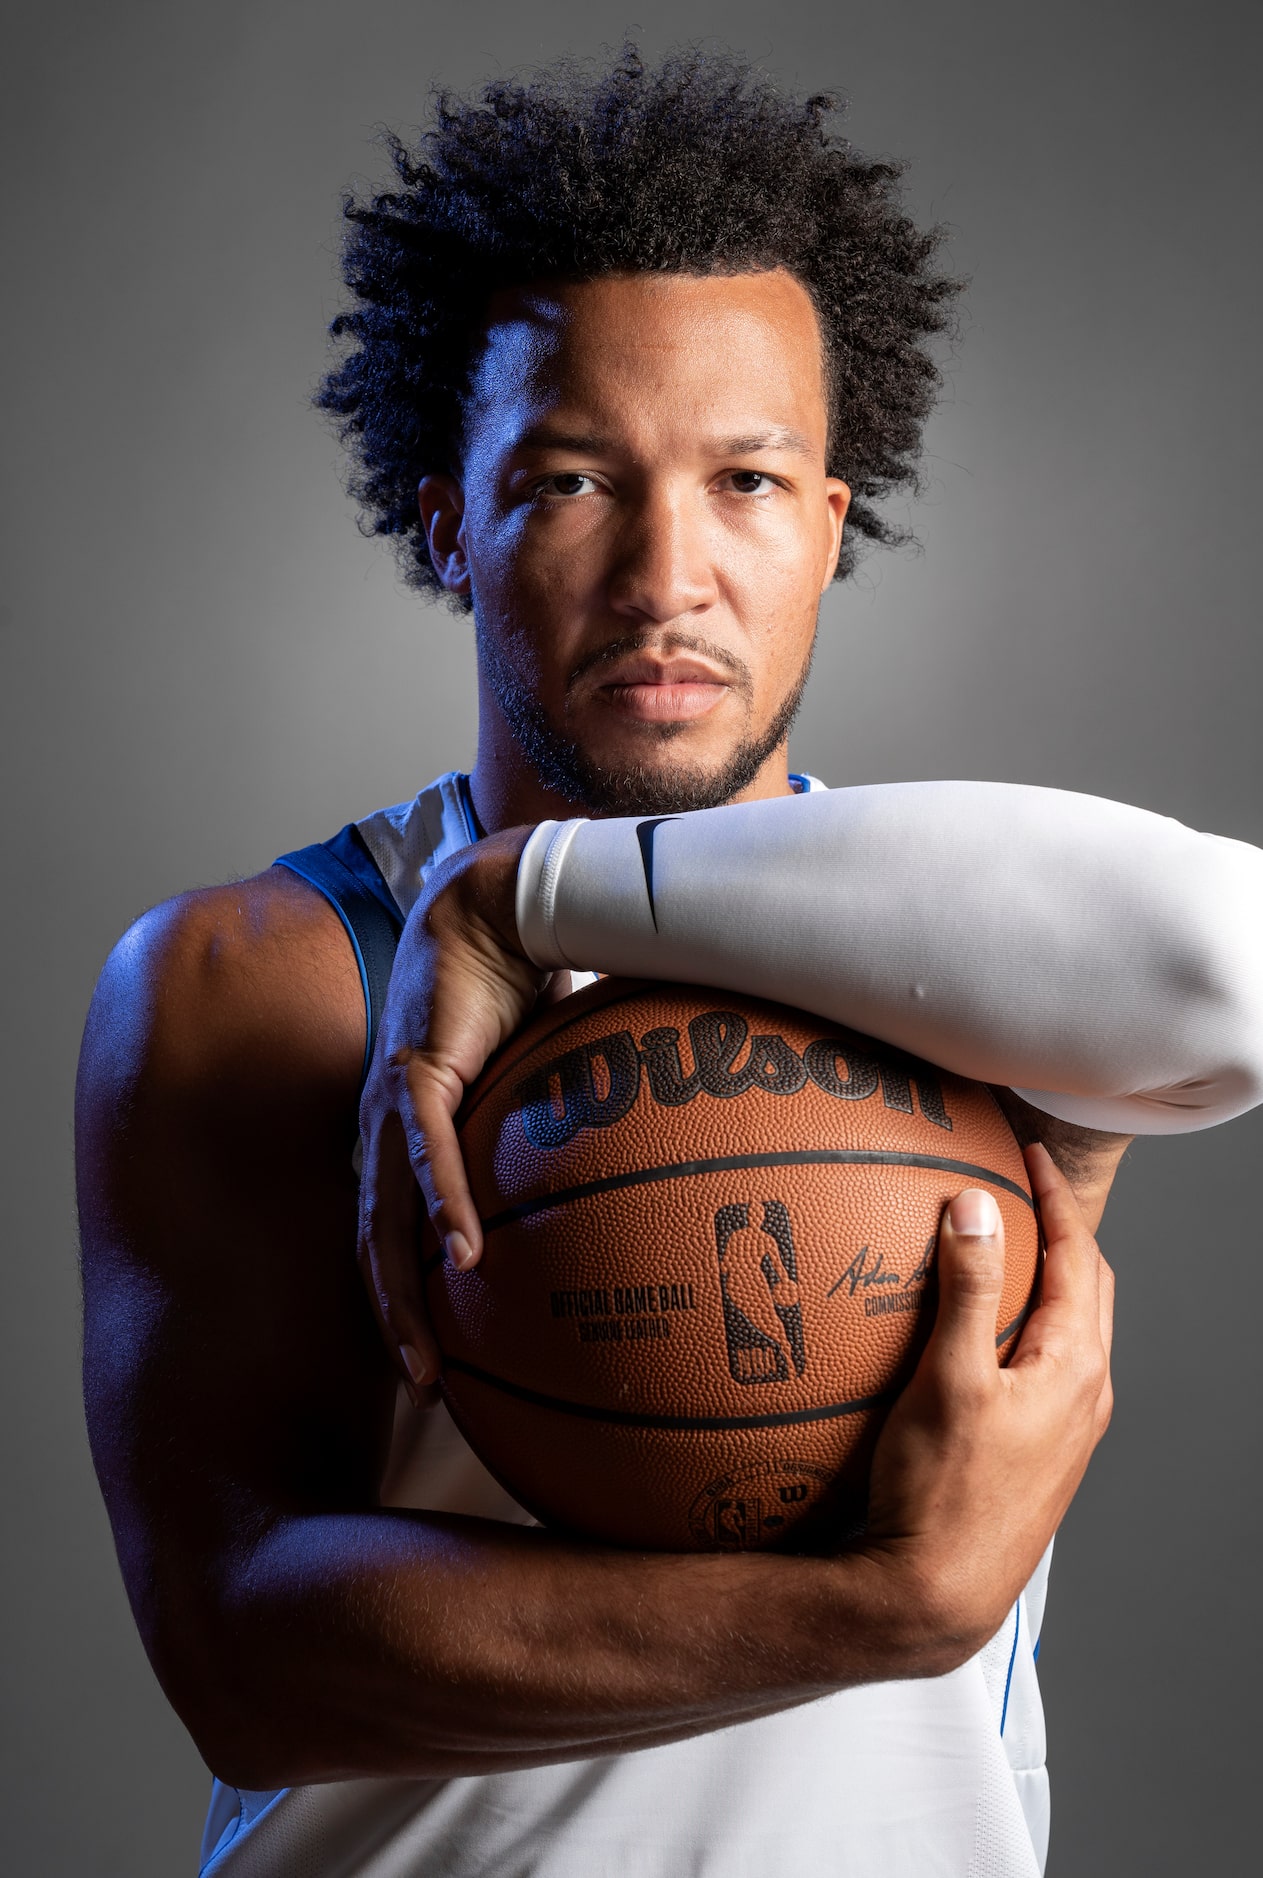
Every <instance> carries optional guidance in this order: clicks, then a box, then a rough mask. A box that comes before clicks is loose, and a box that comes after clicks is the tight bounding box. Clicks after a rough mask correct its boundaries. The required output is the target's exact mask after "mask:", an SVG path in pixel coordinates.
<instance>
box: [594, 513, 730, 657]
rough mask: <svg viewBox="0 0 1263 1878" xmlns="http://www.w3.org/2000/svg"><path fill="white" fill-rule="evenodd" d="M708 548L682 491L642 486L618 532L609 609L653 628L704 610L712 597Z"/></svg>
mask: <svg viewBox="0 0 1263 1878" xmlns="http://www.w3.org/2000/svg"><path fill="white" fill-rule="evenodd" d="M711 546H712V544H711V543H710V541H709V539H708V531H707V528H706V525H705V518H704V517H703V516H702V515H700V514H699V513H697V510H696V508H695V506H694V504H693V503H691V502H690V501H689V498H688V495H687V494H686V493H685V492H683V491H678V492H672V491H670V490H667V489H657V490H654V489H649V490H646V491H645V493H644V495H643V496H642V497H641V499H640V500H639V501H638V502H637V503H636V505H635V507H634V508H633V509H632V510H631V511H630V512H629V513H628V514H627V516H626V519H625V522H624V525H623V527H622V529H621V530H620V532H619V535H618V539H617V546H616V553H615V559H614V565H613V567H612V569H611V573H610V580H609V590H608V594H609V601H610V605H611V607H612V608H613V610H614V611H615V612H616V613H620V614H622V615H623V616H624V617H626V618H632V619H637V620H643V621H647V622H649V623H651V624H653V625H656V626H661V625H665V624H667V623H669V622H670V621H672V620H677V619H683V618H685V617H686V616H688V615H690V614H697V613H703V612H705V611H706V610H707V608H708V607H710V606H712V605H713V604H714V601H715V597H716V585H715V570H714V559H713V555H712V552H711Z"/></svg>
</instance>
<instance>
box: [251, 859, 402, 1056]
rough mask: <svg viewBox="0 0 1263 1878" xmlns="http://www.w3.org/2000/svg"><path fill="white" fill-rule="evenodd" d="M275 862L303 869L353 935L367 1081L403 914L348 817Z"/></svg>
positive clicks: (299, 872) (302, 875)
mask: <svg viewBox="0 0 1263 1878" xmlns="http://www.w3.org/2000/svg"><path fill="white" fill-rule="evenodd" d="M275 865H276V866H277V867H286V868H288V869H289V871H290V873H291V874H297V875H298V878H299V879H300V880H305V881H306V882H307V884H308V886H309V887H314V888H315V889H316V892H317V893H320V894H323V895H324V897H325V899H326V900H327V901H328V902H329V904H330V906H331V907H332V908H333V910H334V912H335V913H336V914H337V916H338V918H339V919H340V920H341V922H342V927H343V930H344V931H345V933H346V936H347V938H348V939H349V940H350V941H351V950H352V951H353V952H354V954H355V963H356V966H357V968H358V970H359V974H360V988H361V990H362V991H363V993H364V1012H365V1020H366V1021H365V1030H364V1063H363V1067H362V1069H361V1071H360V1085H361V1087H363V1084H364V1079H365V1077H366V1076H367V1075H368V1066H369V1064H370V1063H371V1062H372V1060H373V1045H374V1044H375V1043H376V1041H377V1031H378V1026H379V1025H380V1023H381V1014H382V1007H383V1006H384V1004H385V1002H386V987H387V986H388V985H389V983H390V971H391V967H392V965H393V964H394V962H395V951H396V948H397V947H398V944H399V935H400V934H401V933H402V931H403V915H402V914H401V913H400V911H399V908H398V907H397V906H396V904H395V901H394V899H393V897H392V895H391V892H390V889H389V887H388V886H387V885H386V882H385V880H384V879H383V877H382V873H381V869H380V868H379V867H378V865H377V863H376V861H375V860H374V859H373V857H372V855H371V854H370V853H369V851H368V848H367V847H366V845H365V842H364V837H363V836H362V835H361V833H360V831H359V829H358V828H357V827H356V826H355V824H354V822H348V823H347V825H346V827H345V828H343V829H340V830H339V831H338V833H337V834H336V835H334V837H333V839H332V840H331V841H319V842H316V843H315V844H314V846H312V847H310V848H295V849H294V851H293V852H292V853H291V854H281V855H278V856H277V859H276V862H275Z"/></svg>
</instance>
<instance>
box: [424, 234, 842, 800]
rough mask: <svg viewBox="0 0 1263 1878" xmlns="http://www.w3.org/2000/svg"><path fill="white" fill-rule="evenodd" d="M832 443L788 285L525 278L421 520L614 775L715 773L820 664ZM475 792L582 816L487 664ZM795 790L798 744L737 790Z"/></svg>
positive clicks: (809, 336)
mask: <svg viewBox="0 0 1263 1878" xmlns="http://www.w3.org/2000/svg"><path fill="white" fill-rule="evenodd" d="M734 445H739V446H741V447H734ZM825 446H826V424H825V401H824V382H823V364H822V358H821V349H820V336H819V330H818V327H817V324H816V317H815V313H814V310H813V308H812V305H811V300H810V298H809V296H808V294H807V293H806V291H805V290H804V289H803V288H802V287H801V286H800V285H799V284H798V282H797V281H796V280H794V279H793V277H792V276H791V275H789V274H787V273H784V272H783V271H776V272H773V273H767V274H754V275H745V276H737V277H736V278H733V279H725V280H722V281H717V280H713V279H703V280H697V279H691V278H688V277H685V278H677V277H665V278H663V277H658V276H652V275H650V276H631V277H616V278H614V279H611V280H601V281H595V282H590V283H588V284H586V285H583V286H573V287H561V288H557V287H550V288H548V289H547V290H545V289H543V288H534V289H531V288H519V289H517V290H515V291H513V292H506V293H503V294H499V295H497V296H496V298H495V299H494V300H493V302H492V305H491V309H490V314H489V320H488V327H487V332H486V335H485V337H484V341H483V350H482V354H481V358H480V361H479V366H478V369H477V372H476V374H475V378H474V386H473V408H472V412H471V415H470V419H469V422H468V426H467V441H466V449H465V457H464V467H463V476H462V478H461V479H459V480H458V479H456V478H454V477H447V476H427V477H425V478H423V480H422V483H421V488H420V502H421V514H422V519H423V521H424V522H425V526H426V530H427V533H428V536H429V540H430V551H431V555H432V557H433V560H434V565H435V567H436V569H437V571H438V573H439V576H440V578H441V579H442V581H443V583H444V585H445V586H446V587H448V589H449V590H450V591H451V592H453V593H460V594H471V595H472V596H473V599H474V602H475V608H476V615H477V619H478V625H479V632H480V635H481V636H483V637H484V638H485V639H486V640H489V641H490V642H491V643H492V645H493V646H494V648H495V651H496V652H497V654H498V655H499V657H500V658H501V659H502V660H504V661H507V662H508V663H509V664H511V665H512V666H513V667H514V669H515V670H516V671H517V673H518V674H519V675H520V676H521V678H522V679H523V681H524V683H525V684H526V686H527V687H528V688H529V690H530V691H531V692H532V693H533V695H534V696H535V697H536V698H537V699H538V701H539V704H540V705H541V706H542V708H543V710H544V712H545V713H546V714H547V716H548V718H549V720H550V721H551V722H552V723H553V724H554V725H555V726H556V727H558V729H561V730H564V733H565V734H566V735H568V736H570V737H572V738H573V739H574V740H575V741H576V742H577V743H579V744H580V745H581V746H583V747H584V748H585V749H586V750H588V751H589V752H591V753H593V754H595V755H599V757H600V759H601V760H602V761H603V762H606V763H609V764H611V765H633V764H635V765H646V766H649V767H650V768H651V769H652V770H653V771H654V772H655V773H656V774H658V775H660V776H662V777H664V778H668V779H669V778H671V777H678V776H680V775H681V774H684V773H687V772H688V771H690V770H693V771H701V772H703V773H714V772H716V771H718V770H719V769H721V767H722V765H723V763H724V760H725V759H726V758H727V757H728V756H729V755H730V754H731V752H732V750H733V748H734V746H735V745H736V744H737V743H738V742H739V741H740V739H741V738H742V737H750V736H751V735H752V734H756V733H757V732H758V731H760V730H761V729H762V728H763V727H765V726H766V725H767V724H768V723H769V722H770V721H771V720H772V719H773V718H774V716H775V714H776V711H777V709H778V707H779V706H780V705H781V704H782V703H783V702H784V699H785V696H786V693H787V691H789V690H790V689H791V688H792V687H793V686H794V685H795V683H796V682H797V680H798V678H799V676H800V674H801V673H802V672H803V670H804V668H805V666H806V664H807V661H808V658H809V656H810V652H811V645H812V640H813V639H814V636H815V629H816V613H817V608H818V606H819V602H820V595H821V593H822V592H823V591H824V589H825V588H826V587H827V586H828V584H829V582H830V581H831V580H832V578H833V573H834V569H835V567H836V566H837V559H838V551H839V548H840V547H841V543H842V524H843V520H844V518H845V515H846V510H847V504H848V502H849V501H850V491H849V490H848V489H847V486H846V484H845V483H844V482H841V481H840V480H839V479H838V478H836V477H830V476H826V474H825ZM472 787H473V794H474V801H475V804H476V806H477V808H478V813H479V816H480V818H481V820H482V823H483V826H484V827H485V828H488V829H492V830H494V829H498V828H504V827H507V826H511V825H512V824H514V823H532V824H533V823H535V822H538V821H542V820H544V819H545V818H546V817H551V816H562V815H566V814H571V813H573V812H574V805H573V803H571V802H568V801H567V800H565V798H563V797H561V796H559V795H558V794H557V793H555V792H552V791H549V790H548V789H546V788H544V787H542V786H541V783H540V780H539V778H538V776H537V775H536V773H535V771H534V769H533V768H532V765H531V763H530V760H529V757H528V755H527V754H526V753H525V752H524V751H523V750H522V749H521V747H520V745H519V744H518V743H517V741H516V740H515V738H514V736H513V734H512V731H511V729H510V727H509V725H508V724H507V723H506V721H505V716H504V713H503V711H502V710H501V708H500V706H499V704H498V702H497V699H496V696H495V693H494V690H493V688H492V687H491V686H490V685H489V684H488V682H487V678H486V674H485V669H484V671H483V673H482V675H481V678H480V687H479V720H478V757H477V762H476V763H475V765H474V769H473V772H472ZM788 790H789V783H788V778H787V763H786V757H785V747H784V744H783V743H782V744H779V745H778V746H777V747H776V748H775V749H774V750H773V751H772V752H771V753H770V755H769V756H768V758H767V760H766V761H765V762H764V764H763V765H762V767H761V769H760V770H759V773H758V775H757V776H756V777H755V779H754V780H753V782H752V783H751V784H749V786H747V787H746V788H744V789H742V790H740V791H739V792H738V796H737V798H736V799H738V800H749V799H753V798H755V797H760V796H771V795H785V794H787V793H788Z"/></svg>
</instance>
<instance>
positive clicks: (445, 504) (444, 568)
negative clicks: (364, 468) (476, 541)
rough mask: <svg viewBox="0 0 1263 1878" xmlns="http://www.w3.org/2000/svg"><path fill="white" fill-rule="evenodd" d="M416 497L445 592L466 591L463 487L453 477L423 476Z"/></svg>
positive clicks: (467, 588) (467, 565) (467, 585)
mask: <svg viewBox="0 0 1263 1878" xmlns="http://www.w3.org/2000/svg"><path fill="white" fill-rule="evenodd" d="M417 500H418V503H419V504H420V508H421V526H422V527H423V528H424V529H425V538H426V540H427V541H428V542H429V544H430V559H431V560H432V561H433V563H434V571H435V573H436V574H437V575H438V577H439V579H440V580H441V581H442V583H443V585H444V586H445V587H446V588H447V591H448V592H449V593H468V592H469V562H468V560H467V559H466V557H465V492H464V490H463V489H462V488H461V486H460V483H459V482H458V481H457V479H456V477H455V476H423V477H422V478H421V481H420V483H419V484H418V486H417Z"/></svg>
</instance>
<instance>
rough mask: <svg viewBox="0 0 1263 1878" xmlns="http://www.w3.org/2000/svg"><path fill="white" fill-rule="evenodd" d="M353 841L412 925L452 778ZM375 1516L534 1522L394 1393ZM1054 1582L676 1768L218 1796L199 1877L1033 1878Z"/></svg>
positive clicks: (386, 813)
mask: <svg viewBox="0 0 1263 1878" xmlns="http://www.w3.org/2000/svg"><path fill="white" fill-rule="evenodd" d="M796 780H798V779H796ZM801 780H802V786H803V788H804V789H806V790H809V791H810V790H816V789H819V788H821V787H822V785H821V784H818V783H815V782H814V781H812V780H811V779H801ZM358 828H359V832H360V834H361V836H362V837H363V840H364V842H365V844H366V845H367V848H368V850H369V852H370V853H371V855H372V857H373V859H374V861H375V862H376V863H377V866H378V868H379V869H380V871H381V874H382V877H383V879H384V880H385V882H386V885H387V887H388V888H389V890H390V893H391V895H392V896H393V898H394V900H395V901H396V903H397V904H398V907H399V909H400V911H401V912H402V913H403V914H404V915H406V914H407V913H408V911H409V910H410V909H411V907H412V905H413V903H414V901H415V900H416V898H417V896H418V894H419V893H420V891H421V887H422V885H423V883H424V881H425V878H426V875H427V873H428V872H429V871H430V870H431V869H432V868H433V867H435V866H436V865H437V864H438V863H439V862H440V861H442V860H445V859H446V858H447V857H448V856H449V855H451V854H453V853H455V852H456V851H457V850H458V849H460V848H462V847H464V846H466V845H467V844H468V843H469V842H470V841H471V840H473V839H475V838H476V835H477V827H476V824H475V823H474V822H473V820H472V808H471V804H470V801H469V797H468V790H467V786H466V782H465V779H464V778H463V777H460V776H457V775H455V774H448V775H446V776H442V777H440V778H439V779H438V780H437V781H436V782H434V783H432V784H431V785H430V787H429V788H427V789H423V790H422V791H421V793H420V795H418V796H417V797H416V798H415V800H414V801H412V802H408V803H403V804H400V805H398V806H397V807H394V808H389V809H384V810H382V811H381V812H380V813H379V814H376V815H372V816H369V817H368V818H367V819H366V820H364V821H362V822H360V823H359V824H358ZM382 1497H383V1502H384V1504H386V1505H388V1506H397V1507H411V1508H418V1509H429V1510H433V1511H443V1512H451V1513H467V1514H473V1515H479V1516H481V1517H484V1518H492V1519H502V1520H507V1521H512V1522H514V1523H517V1524H521V1525H530V1524H533V1523H534V1522H533V1521H532V1520H531V1518H530V1516H529V1515H528V1514H527V1513H526V1512H525V1511H524V1510H523V1509H522V1508H521V1507H520V1506H518V1505H517V1504H516V1503H515V1502H514V1501H513V1500H511V1499H510V1498H509V1496H508V1495H507V1494H506V1493H505V1491H504V1490H503V1488H501V1487H500V1486H499V1485H498V1484H497V1483H496V1482H495V1481H494V1480H493V1479H492V1478H491V1476H490V1475H489V1474H488V1473H487V1472H486V1470H485V1469H484V1468H483V1467H482V1466H481V1464H480V1463H479V1461H478V1460H477V1458H476V1456H475V1455H474V1454H473V1452H472V1451H471V1450H470V1448H469V1447H468V1446H467V1445H466V1443H465V1441H464V1440H463V1439H462V1437H461V1436H460V1434H459V1433H458V1432H457V1430H456V1428H455V1426H454V1424H453V1423H452V1421H451V1419H450V1417H449V1416H448V1414H447V1412H446V1410H444V1409H442V1408H436V1409H432V1410H429V1411H426V1412H420V1413H418V1412H416V1411H414V1410H413V1409H412V1408H411V1406H410V1404H409V1403H408V1400H407V1397H406V1395H404V1393H403V1391H402V1390H401V1391H400V1395H399V1401H398V1406H397V1412H396V1420H395V1430H394V1439H393V1443H392V1448H391V1454H390V1461H389V1467H388V1471H387V1475H386V1480H385V1484H384V1488H383V1495H382ZM1047 1574H1048V1558H1047V1556H1045V1558H1044V1559H1043V1561H1042V1562H1041V1564H1040V1567H1039V1569H1038V1571H1037V1572H1036V1575H1035V1577H1034V1579H1033V1580H1032V1581H1031V1583H1030V1584H1029V1585H1028V1586H1027V1588H1026V1590H1025V1592H1024V1593H1023V1595H1022V1596H1021V1597H1020V1598H1019V1599H1018V1601H1017V1603H1016V1605H1015V1606H1014V1608H1013V1610H1012V1612H1011V1613H1010V1615H1009V1617H1008V1618H1007V1620H1006V1621H1005V1624H1004V1626H1003V1628H1002V1630H1001V1631H1000V1632H999V1634H998V1635H997V1636H996V1637H995V1638H994V1639H993V1640H992V1642H991V1643H989V1644H988V1645H987V1647H986V1648H985V1649H984V1650H982V1651H981V1652H980V1653H979V1654H978V1655H977V1656H975V1657H974V1658H972V1659H971V1661H969V1662H968V1663H965V1664H964V1665H963V1666H962V1667H961V1668H960V1669H957V1670H955V1671H954V1672H953V1673H952V1674H951V1675H949V1676H941V1677H937V1678H933V1679H926V1680H920V1681H915V1682H888V1683H878V1684H873V1685H870V1686H868V1687H866V1688H861V1689H854V1690H848V1691H845V1692H844V1693H842V1694H839V1695H834V1696H827V1697H824V1698H822V1699H821V1700H819V1701H815V1702H810V1703H807V1704H804V1705H803V1706H801V1707H799V1708H794V1709H787V1710H785V1711H784V1712H782V1713H780V1714H777V1715H772V1716H768V1717H766V1718H764V1719H762V1720H759V1721H750V1722H742V1723H740V1724H738V1725H736V1726H734V1727H730V1728H722V1729H718V1730H716V1731H714V1732H713V1733H710V1734H705V1735H700V1736H697V1737H696V1738H694V1739H693V1740H690V1741H684V1742H679V1743H676V1744H675V1745H672V1746H669V1747H659V1748H649V1749H644V1750H641V1751H640V1752H636V1753H627V1754H617V1755H610V1756H606V1757H604V1758H600V1759H594V1760H582V1761H568V1762H564V1763H561V1764H559V1765H556V1766H551V1767H542V1768H536V1769H533V1770H531V1771H528V1772H523V1773H495V1774H481V1775H466V1776H463V1777H460V1778H456V1779H415V1780H409V1779H398V1778H391V1779H359V1780H348V1781H334V1782H330V1783H328V1784H324V1785H319V1786H308V1787H290V1788H286V1789H283V1790H281V1791H279V1792H267V1793H256V1792H242V1791H239V1790H238V1789H236V1788H233V1787H229V1786H226V1785H224V1784H223V1783H222V1782H220V1781H216V1783H215V1786H214V1790H213V1793H212V1798H211V1807H210V1813H209V1816H208V1819H207V1822H206V1831H205V1835H204V1839H203V1846H202V1866H201V1871H202V1878H790V1875H791V1874H792V1875H793V1878H803V1875H804V1874H806V1875H809V1878H1037V1875H1038V1874H1040V1873H1042V1871H1043V1868H1044V1861H1045V1857H1046V1853H1047V1844H1048V1780H1047V1774H1046V1772H1045V1768H1044V1719H1043V1709H1042V1706H1041V1703H1040V1696H1039V1686H1038V1683H1037V1680H1036V1673H1035V1659H1036V1655H1037V1652H1038V1645H1039V1633H1040V1625H1041V1622H1042V1619H1043V1609H1044V1595H1045V1586H1046V1582H1047Z"/></svg>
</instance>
